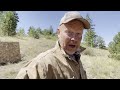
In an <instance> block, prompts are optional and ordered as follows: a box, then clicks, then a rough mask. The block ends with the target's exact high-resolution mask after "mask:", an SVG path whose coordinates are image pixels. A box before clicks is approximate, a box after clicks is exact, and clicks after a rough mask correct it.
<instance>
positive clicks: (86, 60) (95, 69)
mask: <svg viewBox="0 0 120 90" xmlns="http://www.w3.org/2000/svg"><path fill="white" fill-rule="evenodd" d="M0 41H10V42H11V41H18V42H19V43H20V52H21V55H22V61H21V62H19V63H15V64H8V65H4V66H0V78H1V79H14V78H15V77H16V75H17V73H18V71H19V70H20V69H21V68H22V67H23V66H24V65H25V64H26V63H27V62H28V61H29V60H31V59H32V58H34V57H35V56H37V55H38V54H39V53H41V52H44V51H46V50H48V49H50V48H52V47H54V45H55V42H56V41H55V40H52V39H49V40H48V39H45V38H40V39H33V38H29V37H0ZM86 50H87V51H88V52H89V53H88V54H87V55H86V54H85V53H84V52H83V53H82V55H81V60H82V63H83V66H84V68H85V70H86V73H87V76H88V79H120V61H118V60H114V59H110V58H108V54H109V52H108V51H107V50H100V49H94V48H87V49H86ZM87 51H85V52H87Z"/></svg>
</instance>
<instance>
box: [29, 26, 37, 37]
mask: <svg viewBox="0 0 120 90" xmlns="http://www.w3.org/2000/svg"><path fill="white" fill-rule="evenodd" d="M37 32H38V30H37V31H36V30H35V28H34V27H33V26H32V27H30V28H29V30H28V36H30V37H33V38H36V39H39V33H37Z"/></svg>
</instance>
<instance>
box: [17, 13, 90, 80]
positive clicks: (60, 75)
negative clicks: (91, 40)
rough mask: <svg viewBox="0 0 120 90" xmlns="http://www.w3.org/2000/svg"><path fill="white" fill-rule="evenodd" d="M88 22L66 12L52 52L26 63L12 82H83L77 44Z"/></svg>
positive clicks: (42, 54) (83, 75)
mask: <svg viewBox="0 0 120 90" xmlns="http://www.w3.org/2000/svg"><path fill="white" fill-rule="evenodd" d="M89 28H90V24H89V22H88V21H87V20H86V19H84V18H83V17H82V16H81V15H80V14H79V12H76V11H71V12H67V13H66V14H65V15H64V16H63V18H62V19H61V21H60V24H59V26H58V30H57V34H58V41H57V42H56V46H55V47H54V48H53V49H50V50H48V51H46V52H44V53H41V54H39V55H38V56H37V57H36V58H34V59H33V60H31V61H30V62H29V63H28V64H26V65H25V66H24V67H23V68H22V69H21V70H20V72H19V73H18V75H17V77H16V79H87V76H86V72H85V70H84V69H83V66H82V63H81V61H80V52H81V48H80V42H81V39H82V34H83V30H84V29H89Z"/></svg>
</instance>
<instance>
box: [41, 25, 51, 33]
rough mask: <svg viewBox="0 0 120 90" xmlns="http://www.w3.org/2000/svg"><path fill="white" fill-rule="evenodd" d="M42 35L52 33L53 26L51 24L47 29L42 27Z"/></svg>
mask: <svg viewBox="0 0 120 90" xmlns="http://www.w3.org/2000/svg"><path fill="white" fill-rule="evenodd" d="M42 33H43V35H52V34H53V28H52V26H50V27H49V29H44V30H43V31H42Z"/></svg>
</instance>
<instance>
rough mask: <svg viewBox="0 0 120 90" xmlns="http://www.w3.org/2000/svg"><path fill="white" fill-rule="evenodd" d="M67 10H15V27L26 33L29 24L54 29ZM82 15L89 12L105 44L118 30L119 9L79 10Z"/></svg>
mask: <svg viewBox="0 0 120 90" xmlns="http://www.w3.org/2000/svg"><path fill="white" fill-rule="evenodd" d="M65 12H67V11H17V13H18V16H19V22H18V25H17V29H19V28H20V27H21V28H24V29H25V32H26V33H27V31H28V29H29V27H30V26H34V27H35V28H38V27H40V28H41V29H45V28H49V27H50V25H52V27H53V29H54V31H56V29H57V27H58V25H59V21H60V19H61V17H62V16H63V15H64V13H65ZM79 12H80V14H81V15H82V16H83V17H86V14H87V13H89V15H90V18H91V19H92V21H93V24H95V27H94V28H95V32H96V34H97V35H100V36H101V37H103V39H104V41H105V43H106V45H108V43H109V42H110V41H112V40H113V37H114V36H115V35H116V34H117V33H118V32H120V11H79Z"/></svg>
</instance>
